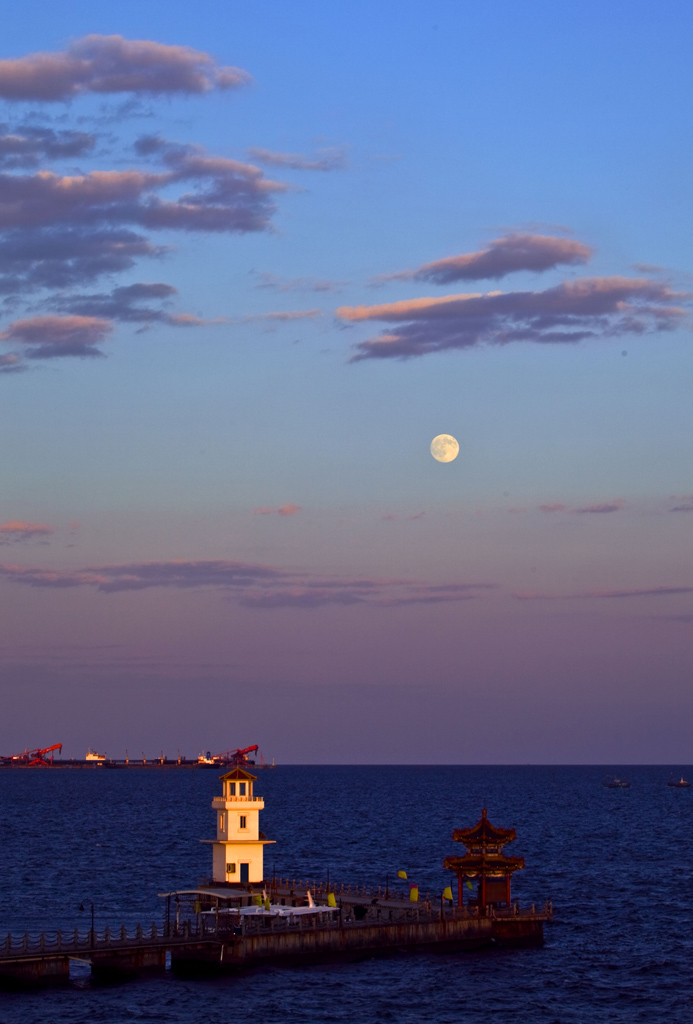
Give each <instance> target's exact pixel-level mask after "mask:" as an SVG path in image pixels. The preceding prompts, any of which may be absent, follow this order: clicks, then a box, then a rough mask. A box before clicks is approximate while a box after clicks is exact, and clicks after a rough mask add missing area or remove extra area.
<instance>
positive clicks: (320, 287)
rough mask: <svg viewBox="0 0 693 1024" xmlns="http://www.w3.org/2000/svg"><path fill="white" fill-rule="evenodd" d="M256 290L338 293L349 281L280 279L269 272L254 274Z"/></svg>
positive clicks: (310, 278)
mask: <svg viewBox="0 0 693 1024" xmlns="http://www.w3.org/2000/svg"><path fill="white" fill-rule="evenodd" d="M254 276H255V278H256V284H255V287H256V288H267V289H272V290H273V291H277V292H293V291H296V292H338V291H341V290H342V288H343V287H344V286H345V285H346V284H348V282H347V281H331V280H329V279H328V278H316V277H279V276H278V275H277V274H270V273H268V272H267V271H260V272H254Z"/></svg>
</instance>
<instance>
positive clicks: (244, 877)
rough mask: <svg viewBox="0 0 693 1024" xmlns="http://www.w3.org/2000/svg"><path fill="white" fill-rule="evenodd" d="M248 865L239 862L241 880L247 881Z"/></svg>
mask: <svg viewBox="0 0 693 1024" xmlns="http://www.w3.org/2000/svg"><path fill="white" fill-rule="evenodd" d="M249 867H250V865H249V864H241V882H247V881H248V868H249Z"/></svg>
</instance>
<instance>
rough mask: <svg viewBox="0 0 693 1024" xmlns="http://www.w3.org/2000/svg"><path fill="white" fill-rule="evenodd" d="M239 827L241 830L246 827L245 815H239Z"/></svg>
mask: <svg viewBox="0 0 693 1024" xmlns="http://www.w3.org/2000/svg"><path fill="white" fill-rule="evenodd" d="M240 827H241V828H245V827H246V824H245V814H241V824H240Z"/></svg>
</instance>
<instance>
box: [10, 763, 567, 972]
mask: <svg viewBox="0 0 693 1024" xmlns="http://www.w3.org/2000/svg"><path fill="white" fill-rule="evenodd" d="M256 781H257V780H256V777H255V776H254V775H252V774H251V773H250V772H249V771H248V770H247V768H246V767H243V766H242V765H240V764H236V765H234V767H233V768H232V770H231V771H229V772H227V773H226V774H225V775H223V776H221V782H222V786H223V789H222V794H221V796H218V797H215V798H214V799H213V801H212V809H213V811H214V814H215V818H216V837H215V838H214V839H209V840H202V841H203V842H208V843H210V844H211V846H212V878H211V879H210V880H209V882H208V883H205V884H201V885H199V886H197V887H195V888H191V889H186V890H178V891H174V892H166V893H161V894H160V896H161V897H162V898H163V899H164V900H165V904H164V906H165V913H164V915H163V917H164V919H163V922H162V923H161V924H156V923H154V924H152V925H151V926H147V927H143V926H142V925H138V926H137V928H136V929H135V930H134V932H132V931H130V932H129V931H128V930H127V929H126V928H125V927H121V928H119V929H111V928H108V927H107V928H105V929H104V930H103V931H100V932H97V930H96V929H95V927H94V923H93V916H92V927H91V928H90V929H89V930H88V931H87V932H86V933H85V932H80V931H78V930H77V929H76V930H75V931H74V932H72V933H69V934H68V933H66V932H55V933H51V934H47V933H43V934H41V935H40V936H29V935H28V934H26V935H24V936H21V937H19V936H12V935H8V936H7V937H6V939H5V940H4V941H3V940H2V939H0V985H4V986H10V987H23V986H29V987H33V986H37V985H55V984H62V983H67V982H68V981H69V971H70V961H71V960H73V959H74V960H80V961H87V962H88V963H89V964H90V965H91V970H92V975H93V976H94V977H95V978H99V979H101V980H108V979H112V980H116V979H122V978H126V977H128V976H135V975H138V974H141V973H144V972H148V971H162V970H164V969H166V967H167V964H170V967H171V968H172V969H173V970H174V971H177V972H179V973H182V974H188V975H191V974H192V975H195V974H209V973H228V972H232V971H236V970H239V969H242V968H248V967H254V966H257V965H260V964H267V963H276V964H281V963H283V964H288V965H290V964H306V963H314V962H319V961H324V960H334V959H347V960H349V959H352V960H353V959H361V958H363V957H364V956H374V955H384V954H393V953H398V952H402V951H403V950H426V951H439V952H455V951H462V950H469V949H479V948H481V947H484V946H490V945H494V944H497V945H504V946H518V945H522V946H525V945H536V944H540V943H541V942H542V941H543V928H544V923H545V922H546V921H547V920H550V919H551V917H552V907H551V904H550V903H545V904H544V905H543V906H542V907H540V908H537V907H536V906H534V905H532V906H531V907H529V908H525V909H520V907H519V905H518V903H517V902H513V901H512V898H511V891H510V877H511V875H512V873H513V872H514V871H516V870H519V869H521V868H522V867H524V862H523V861H522V860H521V859H520V858H515V857H506V856H505V854H504V852H503V847H504V846H505V845H506V844H507V843H509V842H512V841H513V840H514V839H515V833H514V830H512V829H499V828H496V827H495V826H493V825H491V823H490V822H489V820H488V816H487V814H486V811H485V810H484V811H483V812H482V816H481V819H480V821H479V822H478V823H477V824H476V825H475V826H474V827H473V828H471V829H459V830H456V831H455V833H453V839H454V840H456V841H458V842H461V843H463V845H464V846H465V847H466V849H467V852H466V854H465V855H463V856H457V857H448V858H446V860H445V861H444V865H443V866H444V868H445V869H447V870H448V871H451V872H453V874H454V876H455V877H456V878H457V882H458V886H457V900H456V901H455V900H454V899H453V898H452V889H451V887H447V886H446V887H445V888H443V889H442V891H441V893H440V894H436V895H434V896H431V894H426V895H425V896H424V897H423V898H420V897H419V891H418V887H416V886H411V888H410V890H409V892H408V893H407V892H406V891H405V892H402V891H396V890H392V889H390V888H389V886H388V887H385V888H383V887H382V886H380V887H378V888H377V889H375V888H367V887H363V886H352V885H344V884H339V885H337V884H334V883H329V882H326V881H323V882H320V881H313V882H310V881H305V880H298V881H297V880H296V879H288V878H277V877H276V876H274V875H273V876H272V877H268V875H267V873H266V872H265V870H264V848H265V846H266V845H267V844H268V843H270V842H272V841H271V840H269V839H267V838H266V837H265V836H264V834H263V833H262V831H261V830H260V827H259V816H260V812H261V810H262V809H263V807H264V801H263V799H262V797H258V796H256V795H255V792H254V784H255V782H256ZM465 888H466V889H467V898H466V901H465ZM92 911H93V908H92Z"/></svg>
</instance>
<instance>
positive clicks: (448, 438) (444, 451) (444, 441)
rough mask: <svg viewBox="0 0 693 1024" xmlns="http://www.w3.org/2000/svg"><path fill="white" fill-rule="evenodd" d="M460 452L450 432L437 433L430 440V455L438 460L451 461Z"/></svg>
mask: <svg viewBox="0 0 693 1024" xmlns="http://www.w3.org/2000/svg"><path fill="white" fill-rule="evenodd" d="M459 453H460V446H459V444H458V443H457V441H456V440H455V438H454V437H453V436H452V434H438V436H437V437H434V438H433V440H432V441H431V455H432V456H433V458H434V459H436V460H437V461H438V462H452V460H453V459H456V458H457V456H458V455H459Z"/></svg>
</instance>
